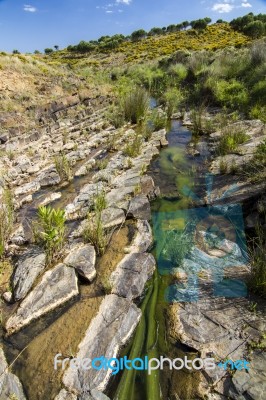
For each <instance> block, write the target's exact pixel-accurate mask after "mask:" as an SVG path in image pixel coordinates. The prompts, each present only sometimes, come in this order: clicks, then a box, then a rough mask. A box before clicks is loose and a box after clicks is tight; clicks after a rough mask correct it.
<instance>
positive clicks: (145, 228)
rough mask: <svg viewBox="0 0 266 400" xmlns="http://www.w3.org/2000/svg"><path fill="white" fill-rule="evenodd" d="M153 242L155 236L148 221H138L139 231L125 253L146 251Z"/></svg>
mask: <svg viewBox="0 0 266 400" xmlns="http://www.w3.org/2000/svg"><path fill="white" fill-rule="evenodd" d="M152 243H153V236H152V230H151V227H150V224H149V222H148V221H143V220H140V219H139V220H138V221H137V232H136V234H135V236H134V238H133V241H132V243H131V244H130V246H128V247H125V249H124V250H125V253H145V251H147V250H149V249H150V247H151V245H152Z"/></svg>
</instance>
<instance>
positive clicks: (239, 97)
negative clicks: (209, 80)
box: [215, 79, 248, 109]
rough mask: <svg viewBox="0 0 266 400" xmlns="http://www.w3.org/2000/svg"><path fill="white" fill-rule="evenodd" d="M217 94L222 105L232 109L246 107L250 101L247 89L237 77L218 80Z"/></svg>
mask: <svg viewBox="0 0 266 400" xmlns="http://www.w3.org/2000/svg"><path fill="white" fill-rule="evenodd" d="M215 95H216V98H217V100H219V102H220V103H221V104H222V105H224V106H225V107H229V108H231V109H236V108H243V107H244V108H245V107H246V106H247V103H248V91H247V89H246V88H245V86H244V85H243V84H242V83H241V82H238V81H237V80H235V79H231V80H230V81H229V82H227V81H225V80H221V81H218V82H217V85H216V88H215Z"/></svg>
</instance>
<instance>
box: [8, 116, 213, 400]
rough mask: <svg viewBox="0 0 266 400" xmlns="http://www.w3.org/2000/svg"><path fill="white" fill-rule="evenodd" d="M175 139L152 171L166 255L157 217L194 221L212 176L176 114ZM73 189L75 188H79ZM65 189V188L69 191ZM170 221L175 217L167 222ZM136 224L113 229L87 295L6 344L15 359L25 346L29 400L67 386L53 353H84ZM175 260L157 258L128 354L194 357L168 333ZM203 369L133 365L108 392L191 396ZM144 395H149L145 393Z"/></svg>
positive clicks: (23, 373) (151, 398) (21, 362)
mask: <svg viewBox="0 0 266 400" xmlns="http://www.w3.org/2000/svg"><path fill="white" fill-rule="evenodd" d="M167 140H168V142H169V145H168V147H167V148H164V149H162V150H161V152H160V154H159V156H158V157H156V159H154V160H153V162H152V163H151V165H150V168H149V170H148V174H149V175H150V176H152V178H153V179H154V181H155V185H157V186H159V187H160V190H161V196H160V197H159V198H157V199H156V200H155V201H154V202H153V203H152V204H151V206H152V215H153V230H154V236H155V246H154V249H153V254H154V256H155V257H156V259H157V261H160V253H161V252H162V248H161V247H160V240H157V238H156V221H157V218H158V215H163V213H165V212H167V213H170V214H169V215H171V213H172V212H177V211H180V212H181V213H182V216H181V217H180V218H178V220H177V221H175V222H174V223H176V222H177V223H178V224H181V225H180V226H181V227H182V226H183V225H184V224H185V223H187V221H184V219H185V218H186V210H187V209H188V208H189V207H192V205H193V204H194V200H193V196H194V197H195V196H197V197H198V198H204V196H205V192H206V190H205V177H204V174H205V172H206V171H207V159H208V155H209V154H208V150H207V145H206V143H205V142H204V139H202V138H201V139H200V141H199V142H197V143H195V146H196V148H198V149H199V150H200V151H199V154H198V155H197V156H191V155H189V154H188V152H187V146H189V145H190V143H191V142H192V134H191V132H190V131H189V130H188V129H187V128H185V127H184V126H182V124H181V122H180V121H177V120H173V121H172V122H171V127H170V129H169V131H168V134H167ZM85 179H88V177H86V178H81V179H80V178H79V179H76V180H75V181H74V184H72V185H71V186H70V187H67V188H66V189H65V190H66V194H64V197H65V195H66V197H67V201H69V195H70V196H71V197H72V196H73V192H74V193H75V192H76V191H77V190H78V188H79V187H80V186H82V184H83V183H84V180H85ZM72 187H73V190H72ZM63 191H64V189H63V190H62V193H63ZM44 195H46V191H44V192H42V193H41V196H40V195H38V196H36V200H35V202H34V203H33V206H31V207H29V208H27V207H25V208H24V209H23V211H22V213H21V214H20V217H21V218H23V217H24V218H25V217H30V216H32V213H33V212H34V211H35V208H36V203H38V201H39V199H40V198H41V197H42V196H44ZM64 197H62V199H60V200H59V201H57V202H55V205H56V206H62V205H65V202H66V199H65V198H64ZM168 222H169V223H170V225H171V220H170V221H168ZM133 233H134V226H133V224H132V221H130V220H129V221H127V222H126V224H125V226H124V227H123V228H122V229H121V230H119V231H118V232H117V233H115V234H114V235H113V238H112V241H111V243H110V246H109V247H108V250H107V252H106V253H105V255H104V256H103V257H101V258H99V259H98V261H97V271H98V273H97V279H96V280H95V281H94V282H93V283H92V284H90V285H88V284H85V283H83V284H81V285H80V291H81V294H80V296H79V297H78V298H77V299H75V300H74V301H72V302H71V303H70V304H68V305H67V306H65V307H62V308H60V309H59V310H57V311H55V312H53V313H52V314H51V315H50V316H48V317H47V318H45V319H42V320H41V321H37V322H36V323H35V324H34V327H32V326H30V327H27V328H25V329H24V330H22V331H21V332H19V333H17V334H15V335H13V336H12V337H11V338H9V340H8V342H5V344H4V346H5V353H6V354H7V358H8V361H9V362H10V363H11V362H12V361H13V360H14V359H15V358H16V357H17V356H18V354H19V353H20V351H21V350H22V349H24V351H23V353H22V354H21V355H20V356H19V358H18V360H17V361H16V362H15V363H14V365H13V371H14V373H15V374H16V375H17V376H18V377H19V378H20V379H21V381H22V383H23V386H24V388H25V392H26V395H27V397H28V398H29V399H30V400H46V399H48V398H51V399H52V398H54V397H55V396H56V395H57V394H58V392H59V390H60V387H61V379H62V372H60V371H58V372H56V373H55V371H54V370H53V368H52V365H53V358H54V355H55V354H57V353H62V354H63V355H64V357H70V356H72V355H74V354H75V353H76V351H77V347H78V344H79V343H80V341H81V340H82V338H83V336H84V333H85V331H86V330H87V327H88V325H89V323H90V321H91V320H92V318H93V317H94V316H95V315H96V314H97V311H98V309H99V306H100V303H101V301H102V299H103V297H104V292H103V290H102V287H101V280H102V279H104V276H105V274H107V273H108V274H109V273H111V272H112V271H113V270H114V269H115V267H116V265H117V264H118V262H119V261H121V260H122V258H123V257H124V253H123V248H124V247H125V246H127V245H128V244H129V242H130V238H131V237H132V236H133ZM169 269H171V266H170V265H168V264H167V263H161V262H158V271H156V273H155V274H154V277H153V279H152V280H151V281H150V282H148V284H147V287H146V292H145V296H144V300H143V301H142V305H141V308H142V311H143V317H142V319H141V322H140V324H139V326H138V327H137V330H136V332H135V335H134V338H133V339H132V340H131V342H130V344H129V345H128V346H127V347H126V349H124V354H123V355H126V354H127V355H128V356H129V358H135V357H143V356H145V355H148V357H149V358H153V357H160V356H161V355H162V356H166V357H169V358H177V357H181V358H183V357H184V355H187V357H188V358H191V359H193V358H195V357H196V356H197V354H196V353H195V352H193V351H191V349H189V348H185V347H184V346H181V345H176V344H172V343H171V342H170V341H169V338H168V337H167V308H168V307H167V306H168V304H169V299H168V298H167V288H168V287H169V286H170V285H171V283H172V281H173V277H172V275H170V274H169ZM197 379H198V373H197V372H195V371H193V372H189V371H187V370H180V371H176V370H174V371H170V370H168V369H167V368H165V369H164V370H163V371H161V373H160V375H159V374H158V371H153V373H152V374H151V375H150V376H148V375H147V376H146V375H145V374H144V373H143V372H141V373H138V371H133V373H132V372H131V371H126V372H124V373H123V374H120V375H118V376H117V378H114V379H113V381H112V382H111V385H110V389H109V390H108V393H107V394H108V395H109V396H110V397H111V399H113V398H116V399H119V400H126V399H131V400H144V399H147V400H159V399H168V398H172V395H173V394H174V393H177V394H178V396H180V398H182V400H191V399H192V398H194V397H193V395H194V394H193V393H194V390H195V388H196V387H197ZM144 393H145V397H144Z"/></svg>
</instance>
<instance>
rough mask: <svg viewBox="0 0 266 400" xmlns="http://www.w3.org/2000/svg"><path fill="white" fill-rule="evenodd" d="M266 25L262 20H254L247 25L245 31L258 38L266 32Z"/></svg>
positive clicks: (253, 37)
mask: <svg viewBox="0 0 266 400" xmlns="http://www.w3.org/2000/svg"><path fill="white" fill-rule="evenodd" d="M265 27H266V26H265V24H264V23H263V22H262V21H253V22H250V23H249V24H248V25H247V26H245V28H244V33H245V34H246V35H248V36H250V37H252V39H258V38H259V37H261V36H263V35H264V33H265V32H266V29H265Z"/></svg>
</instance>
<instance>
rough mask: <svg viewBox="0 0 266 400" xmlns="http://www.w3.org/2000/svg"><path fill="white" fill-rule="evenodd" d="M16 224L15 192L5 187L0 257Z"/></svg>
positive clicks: (0, 233) (0, 232)
mask: <svg viewBox="0 0 266 400" xmlns="http://www.w3.org/2000/svg"><path fill="white" fill-rule="evenodd" d="M13 225H14V198H13V193H12V192H11V190H9V189H8V188H5V189H4V191H3V194H2V203H1V204H0V258H1V257H2V256H3V255H4V253H5V246H6V243H7V240H8V238H9V236H10V234H11V232H12V229H13Z"/></svg>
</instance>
